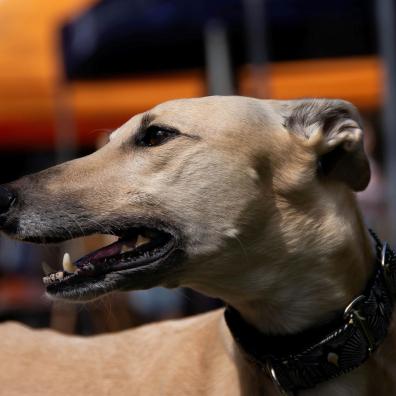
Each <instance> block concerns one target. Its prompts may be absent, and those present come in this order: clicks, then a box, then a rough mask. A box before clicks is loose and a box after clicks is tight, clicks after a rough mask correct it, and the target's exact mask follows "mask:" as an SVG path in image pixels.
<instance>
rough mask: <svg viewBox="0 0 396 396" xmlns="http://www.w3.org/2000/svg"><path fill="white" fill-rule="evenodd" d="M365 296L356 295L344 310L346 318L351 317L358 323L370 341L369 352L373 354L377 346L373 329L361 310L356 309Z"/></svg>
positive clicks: (368, 341)
mask: <svg viewBox="0 0 396 396" xmlns="http://www.w3.org/2000/svg"><path fill="white" fill-rule="evenodd" d="M364 298H365V297H364V296H363V295H360V296H358V297H356V298H355V299H354V300H353V301H352V302H351V303H350V304H349V305H348V306H347V307H346V308H345V311H344V318H345V319H349V320H350V321H351V323H353V324H356V325H357V326H359V328H360V329H361V330H362V332H363V334H364V336H365V338H366V340H367V343H368V345H369V346H368V352H369V353H370V354H371V352H373V350H374V347H375V341H374V338H373V336H372V335H371V330H370V329H369V327H368V326H367V322H366V318H365V317H364V316H362V315H361V314H360V312H359V309H356V308H355V306H356V304H357V303H358V302H360V301H361V300H364Z"/></svg>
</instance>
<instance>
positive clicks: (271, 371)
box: [267, 361, 292, 396]
mask: <svg viewBox="0 0 396 396" xmlns="http://www.w3.org/2000/svg"><path fill="white" fill-rule="evenodd" d="M267 372H268V373H269V376H270V378H271V380H272V382H273V384H274V385H275V386H276V388H277V390H278V392H279V394H280V395H282V396H291V395H292V393H291V392H288V391H287V390H285V389H284V388H283V386H282V384H281V383H280V382H279V380H278V377H277V376H276V372H275V369H274V368H273V367H272V364H271V363H270V362H269V361H268V362H267Z"/></svg>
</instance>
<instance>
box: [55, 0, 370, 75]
mask: <svg viewBox="0 0 396 396" xmlns="http://www.w3.org/2000/svg"><path fill="white" fill-rule="evenodd" d="M244 1H248V0H200V1H191V2H185V1H183V0H149V1H142V0H141V1H128V0H105V1H101V2H99V3H97V4H95V5H94V6H93V7H92V8H90V9H89V10H88V11H86V12H85V13H84V14H82V15H80V16H79V17H78V18H76V19H75V20H73V21H70V22H69V23H68V24H67V25H66V26H64V28H63V30H62V43H63V53H64V61H65V69H66V75H67V76H68V77H69V78H96V77H110V76H111V77H114V76H115V75H123V74H124V75H125V74H130V73H135V72H152V71H158V70H161V71H164V70H175V69H185V68H191V67H202V66H203V65H204V43H203V30H204V27H205V25H206V24H207V23H208V22H209V21H211V20H221V21H222V22H223V24H225V25H226V26H227V30H228V35H229V40H230V45H231V50H232V51H231V52H232V57H233V62H234V64H240V63H244V62H246V55H245V52H246V49H245V35H244V31H245V25H244V24H245V23H246V21H245V18H244ZM263 1H264V0H263ZM265 4H266V10H265V14H266V16H267V19H266V20H267V30H268V32H269V40H270V42H269V43H268V44H269V48H270V51H269V52H270V53H269V58H270V60H283V59H297V58H314V57H320V56H345V55H356V54H367V53H372V52H375V51H376V46H375V32H374V19H373V15H374V12H373V5H374V4H373V1H372V0H333V1H331V2H330V1H323V2H320V1H316V0H267V1H266V2H265ZM247 23H249V22H247Z"/></svg>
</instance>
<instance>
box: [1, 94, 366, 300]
mask: <svg viewBox="0 0 396 396" xmlns="http://www.w3.org/2000/svg"><path fill="white" fill-rule="evenodd" d="M368 180H369V167H368V162H367V159H366V156H365V154H364V151H363V144H362V129H361V124H360V121H359V117H358V114H357V112H356V110H355V108H354V107H353V106H352V105H351V104H349V103H347V102H343V101H338V100H301V101H263V100H257V99H251V98H244V97H206V98H199V99H186V100H175V101H171V102H166V103H163V104H161V105H158V106H156V107H155V108H153V109H151V110H150V111H148V112H146V113H144V114H139V115H137V116H135V117H133V118H132V119H130V120H129V121H128V122H127V123H125V124H124V125H123V126H122V127H120V128H119V129H118V130H116V131H115V132H113V133H112V135H111V137H110V140H109V142H108V144H106V145H105V146H104V147H103V148H101V149H100V150H98V151H97V152H95V153H93V154H91V155H89V156H87V157H83V158H80V159H76V160H73V161H70V162H66V163H64V164H61V165H58V166H55V167H53V168H49V169H47V170H45V171H42V172H39V173H36V174H33V175H29V176H26V177H23V178H21V179H19V180H17V181H15V182H12V183H9V184H7V185H4V186H3V187H2V188H1V191H0V195H1V197H0V206H1V212H2V213H1V215H0V223H1V227H2V229H3V230H4V231H5V232H7V233H8V234H9V235H11V236H12V237H14V238H18V239H20V240H26V241H32V242H40V243H47V242H57V241H62V240H66V239H71V238H74V237H77V236H82V235H88V234H92V233H102V234H115V235H117V236H119V238H120V239H119V241H118V242H115V243H114V244H112V245H110V246H107V247H105V248H103V249H100V250H99V251H96V252H94V253H91V254H89V255H87V256H85V257H83V258H82V259H80V260H78V261H77V262H76V266H77V270H76V271H75V272H70V273H69V272H67V271H66V272H64V273H63V275H62V276H61V277H53V279H52V281H51V282H49V284H48V285H47V292H48V293H49V294H50V295H52V296H55V297H60V298H66V299H75V300H86V299H91V298H94V297H97V296H99V295H101V294H104V293H107V292H109V291H113V290H117V289H121V290H129V289H141V288H148V287H153V286H157V285H163V286H169V287H173V286H178V285H185V286H192V287H195V288H197V289H199V290H203V291H204V292H207V293H209V294H213V295H218V296H221V297H223V298H227V293H233V294H235V293H238V291H237V290H236V289H237V288H238V285H239V284H240V282H241V278H243V277H244V276H249V277H251V278H252V279H251V280H252V284H254V277H255V276H256V275H257V270H258V269H260V271H262V270H263V269H264V272H265V273H266V274H270V273H271V270H273V271H275V272H276V271H278V272H279V271H281V270H282V269H281V267H279V266H280V265H283V264H281V262H282V260H283V261H287V260H290V258H291V257H293V259H294V260H298V254H299V252H300V251H301V249H303V248H304V246H305V245H308V244H309V243H313V239H314V238H320V237H321V235H322V231H323V232H324V230H325V229H326V232H327V235H328V234H329V232H330V231H329V230H330V227H329V224H330V223H332V227H331V230H333V231H332V235H331V236H330V237H333V238H332V239H331V242H326V243H327V244H329V243H331V244H332V245H334V246H336V245H337V244H339V243H341V241H340V236H339V235H337V232H336V231H335V223H336V222H337V219H339V218H340V217H343V216H344V215H345V213H344V211H345V208H344V207H343V205H344V203H345V202H346V201H348V202H349V201H351V200H353V197H352V190H361V189H364V188H365V186H366V185H367V183H368ZM318 219H320V223H319V224H318V223H316V222H317V221H318ZM344 219H345V217H344ZM340 226H342V227H344V228H345V227H346V226H345V225H342V224H341V223H340ZM339 231H340V230H339V228H338V232H339ZM302 235H304V236H302ZM333 250H334V249H333ZM338 253H339V252H338ZM277 266H278V267H277ZM255 274H256V275H255ZM266 276H267V275H266ZM268 277H269V278H271V276H270V275H268ZM233 287H235V290H234V289H233Z"/></svg>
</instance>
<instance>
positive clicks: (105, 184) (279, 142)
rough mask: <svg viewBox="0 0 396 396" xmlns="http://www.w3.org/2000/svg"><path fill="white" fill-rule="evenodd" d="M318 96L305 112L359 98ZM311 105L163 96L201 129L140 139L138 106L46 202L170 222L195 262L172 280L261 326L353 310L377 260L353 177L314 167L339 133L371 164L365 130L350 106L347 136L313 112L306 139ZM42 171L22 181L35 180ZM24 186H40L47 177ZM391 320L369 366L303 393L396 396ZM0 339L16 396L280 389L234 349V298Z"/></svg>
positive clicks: (61, 174) (158, 115) (161, 116)
mask: <svg viewBox="0 0 396 396" xmlns="http://www.w3.org/2000/svg"><path fill="white" fill-rule="evenodd" d="M304 103H305V102H304ZM312 103H313V104H312V106H311V107H312V109H310V110H309V111H314V110H315V106H319V107H320V106H323V105H324V104H325V105H326V106H327V107H328V108H330V109H332V107H336V106H339V105H340V106H347V108H348V109H349V107H348V106H350V105H348V104H345V103H344V102H336V101H334V103H333V102H312ZM340 103H341V104H340ZM300 104H301V102H300V101H279V102H277V101H261V100H256V99H251V98H242V97H209V98H200V99H189V100H177V101H172V102H167V103H164V104H161V105H159V106H157V107H155V108H154V109H152V110H150V115H151V118H152V121H151V122H152V123H155V124H159V125H168V126H171V127H173V128H177V129H178V130H180V131H181V132H182V133H185V134H188V135H190V136H179V137H177V138H175V139H173V140H171V141H169V142H167V143H166V144H163V145H161V146H158V147H153V148H150V149H146V150H139V149H136V148H134V147H133V143H132V141H133V140H132V137H133V136H134V134H135V133H136V131H137V130H138V128H139V125H140V123H141V121H142V117H143V115H138V116H135V117H133V118H132V119H131V120H129V121H128V122H127V123H126V124H125V125H123V126H122V127H121V128H120V129H119V130H117V131H116V132H114V133H113V134H112V137H111V140H110V142H109V143H108V144H107V145H106V146H105V147H103V148H102V149H101V150H99V151H97V152H96V153H94V154H92V155H90V156H88V157H85V158H81V159H78V160H75V161H71V162H69V163H66V164H63V165H61V166H59V167H57V168H55V170H53V171H51V170H50V171H47V172H44V173H42V174H38V175H36V176H35V178H36V179H35V180H38V183H39V184H40V186H42V189H44V190H45V202H46V207H47V208H48V210H51V205H52V203H54V202H56V203H57V204H59V202H64V201H67V202H69V201H72V200H78V202H79V204H81V205H82V206H83V208H84V210H86V212H87V213H88V214H92V215H93V216H94V217H92V221H95V222H100V221H101V220H102V219H104V218H111V217H112V216H115V215H119V214H130V213H133V214H134V215H136V216H144V215H146V214H148V213H149V214H150V216H157V217H159V218H161V219H169V220H171V221H172V222H173V223H174V224H176V225H177V226H178V228H179V229H180V230H181V232H182V233H183V235H184V237H185V251H186V252H187V254H188V260H187V262H186V263H185V265H184V266H183V269H182V270H181V271H178V272H175V273H171V274H170V275H169V276H168V277H167V278H165V279H163V280H162V281H161V284H162V285H163V286H168V287H175V286H181V285H182V286H187V287H192V288H194V289H196V290H198V291H201V292H203V293H206V294H208V295H210V296H215V297H218V298H221V299H223V300H224V301H226V302H227V303H229V304H232V305H233V306H234V307H235V308H237V309H238V310H239V311H240V312H241V313H242V315H243V316H244V317H245V318H246V319H247V320H248V321H250V322H251V323H252V324H253V325H255V326H256V327H257V328H259V329H260V330H261V331H263V332H269V333H291V332H296V331H299V330H302V329H304V328H306V327H309V326H310V325H314V324H319V323H321V321H323V320H326V319H327V318H328V317H329V315H330V314H331V312H334V310H343V309H344V308H345V307H346V306H347V305H348V303H349V302H350V301H351V300H352V299H353V298H354V297H356V296H357V295H358V294H359V293H360V291H361V290H363V288H364V285H365V284H366V282H367V280H368V278H369V277H370V275H371V273H372V269H373V264H372V263H373V257H372V255H373V254H372V249H371V246H370V241H369V239H368V237H367V235H366V231H365V228H364V226H363V223H362V220H361V216H360V214H359V210H358V208H357V205H356V202H355V198H354V195H353V192H352V191H351V189H350V187H349V186H348V183H349V181H350V180H351V178H350V177H349V176H348V177H346V178H344V177H343V175H342V174H340V170H339V169H338V170H336V172H333V173H331V174H329V176H328V177H318V174H317V161H318V158H319V157H320V156H321V155H323V154H324V153H326V152H329V151H331V150H333V148H334V147H335V146H337V145H343V147H344V148H345V151H347V152H350V154H348V155H351V158H352V156H354V161H355V162H354V163H353V166H352V165H351V168H353V169H355V168H356V167H357V169H359V166H360V165H361V164H362V161H363V160H364V154H363V152H362V151H358V150H359V148H358V146H359V145H360V144H361V130H360V129H359V127H358V124H357V121H356V120H353V121H351V120H347V121H346V122H349V123H350V125H346V124H345V122H344V121H345V119H343V122H344V124H343V127H342V129H340V131H341V132H340V133H339V134H338V135H334V134H335V133H336V132H337V130H336V129H337V125H338V124H336V123H335V124H334V123H333V124H334V125H335V126H334V125H333V124H332V128H333V129H332V130H331V131H330V132H329V136H327V135H326V131H324V130H322V129H321V128H322V126H321V125H320V123H319V124H317V123H315V124H314V125H313V126H312V125H311V128H316V129H315V131H314V132H312V131H311V132H310V133H311V135H310V137H309V136H302V135H304V134H306V133H308V132H309V131H306V130H305V129H304V128H303V127H302V131H301V130H296V131H293V130H290V129H292V127H287V126H286V125H285V117H288V116H289V115H290V114H291V113H292V112H293V109H294V108H295V107H296V106H298V105H300ZM353 112H354V111H352V113H353ZM352 117H353V116H351V119H352ZM290 125H292V123H291V124H290ZM302 125H303V124H302ZM323 128H324V126H323ZM348 158H349V157H346V161H349V160H348ZM362 167H364V164H363V165H362ZM362 169H363V168H362ZM345 172H346V173H348V172H349V169H346V170H345ZM354 177H355V178H356V179H357V178H359V175H358V174H356V175H354ZM30 180H31V179H29V177H28V178H27V179H21V180H20V181H17V182H15V184H14V187H15V186H16V187H18V188H20V189H22V188H23V187H24V186H26V188H28V187H27V186H28V185H31V184H32V183H30V182H29V181H30ZM364 183H365V182H364V181H363V182H360V183H357V184H356V185H359V186H360V185H362V184H364ZM16 187H15V188H16ZM29 188H30V187H29ZM31 188H33V187H31ZM26 194H30V196H35V197H36V198H37V196H38V197H40V198H42V196H40V193H39V192H37V191H36V190H34V191H32V192H28V193H26ZM41 194H42V193H41ZM29 210H30V211H29ZM64 211H65V212H66V215H67V216H74V215H76V214H75V213H70V212H68V209H67V206H65V208H64ZM59 215H62V214H61V212H60V213H59ZM46 216H47V217H48V216H49V215H48V212H47V213H43V211H40V209H38V208H35V207H34V204H32V206H31V209H26V214H21V216H20V218H21V229H20V234H19V235H15V236H16V237H19V238H22V239H23V238H24V236H26V235H31V234H32V233H33V232H41V231H40V230H42V227H44V224H45V223H46V222H48V219H47V218H46ZM65 218H66V216H65ZM40 227H41V228H40ZM36 230H38V231H36ZM136 288H138V285H137V286H136ZM393 333H394V330H392V331H391V334H390V335H389V337H388V339H387V340H386V342H385V343H384V345H383V346H382V347H381V348H380V349H379V350H378V351H377V352H376V353H375V354H374V356H373V357H372V358H370V360H369V361H368V362H367V363H366V364H365V365H363V366H362V367H361V368H359V369H357V370H355V371H353V372H352V373H350V374H348V375H345V376H343V377H340V378H337V379H335V380H332V381H329V382H326V383H323V384H322V385H320V386H318V387H317V388H315V389H313V390H310V391H305V392H301V393H299V395H301V396H311V395H321V396H327V395H339V396H347V395H348V396H352V395H361V396H368V395H372V394H373V392H374V389H375V392H376V394H377V395H378V396H380V395H391V394H395V393H396V383H395V381H394V379H393V378H392V375H391V373H392V370H393V369H394V362H395V358H394V356H393V351H394V346H393V341H392V340H393V337H392V335H393ZM0 339H1V341H0V352H1V360H0V386H1V388H0V393H1V392H3V393H1V394H4V395H7V396H12V395H25V394H26V395H40V396H42V395H46V394H47V395H54V394H56V395H59V396H63V395H73V394H74V395H79V394H86V395H95V396H96V395H110V394H111V395H145V396H146V395H230V396H232V395H246V396H254V395H276V394H277V391H276V389H275V387H274V386H273V385H272V383H271V381H270V380H269V379H268V378H267V377H266V376H265V375H264V374H263V373H262V372H260V371H256V370H255V369H254V368H252V367H251V366H250V365H248V364H247V362H246V361H245V360H244V359H243V358H242V356H241V355H240V354H239V352H238V351H237V350H236V347H235V345H234V342H233V340H232V339H231V336H230V334H229V331H228V329H227V328H226V326H225V323H224V320H223V317H222V311H216V312H213V313H209V314H206V315H203V316H197V317H195V318H192V319H185V320H181V321H176V322H164V323H161V324H154V325H150V326H146V327H142V328H140V329H137V330H132V331H126V332H122V333H119V334H112V335H105V336H98V337H92V338H86V339H82V338H79V337H67V336H62V335H59V334H56V333H54V332H52V331H31V330H28V329H26V328H24V327H22V326H20V325H16V324H6V325H3V326H1V327H0Z"/></svg>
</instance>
